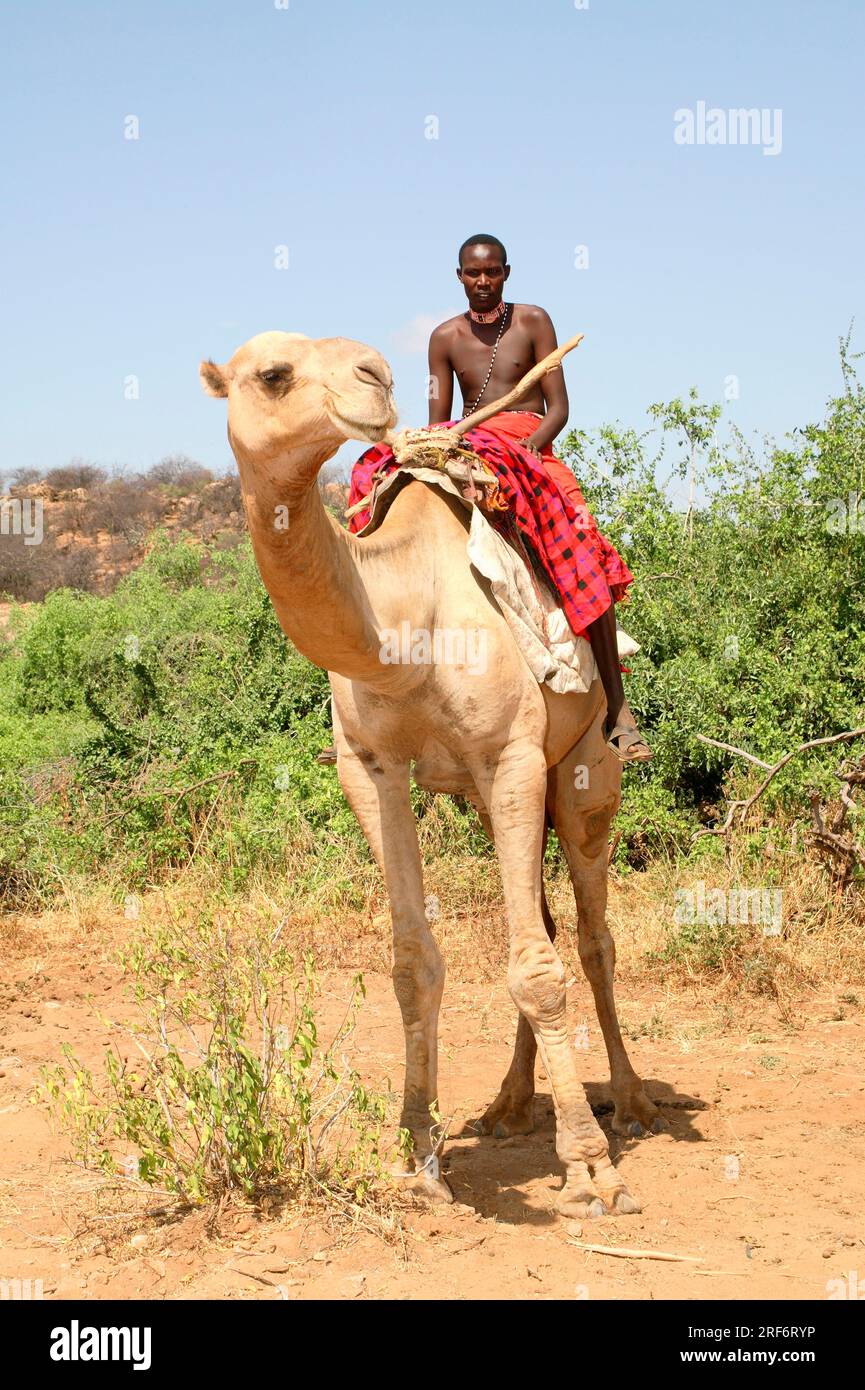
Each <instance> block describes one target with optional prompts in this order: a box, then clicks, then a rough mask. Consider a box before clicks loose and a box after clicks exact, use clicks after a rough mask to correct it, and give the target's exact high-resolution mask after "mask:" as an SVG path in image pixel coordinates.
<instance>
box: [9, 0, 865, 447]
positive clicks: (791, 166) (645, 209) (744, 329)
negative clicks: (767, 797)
mask: <svg viewBox="0 0 865 1390" xmlns="http://www.w3.org/2000/svg"><path fill="white" fill-rule="evenodd" d="M0 13H2V44H0V51H2V57H0V89H2V96H0V101H2V105H3V120H2V135H0V142H2V157H3V169H4V183H5V192H6V194H7V198H6V200H5V201H6V209H7V210H6V215H5V216H4V218H3V222H2V228H0V253H2V254H0V265H2V277H3V286H2V299H3V327H4V332H3V335H2V347H0V351H2V356H3V361H2V375H3V382H4V386H5V388H6V389H5V390H4V393H3V395H4V400H5V409H4V421H3V426H4V427H3V450H2V455H0V473H8V472H10V471H11V470H12V469H14V468H15V467H18V466H32V467H54V466H56V465H58V464H61V463H65V462H67V461H68V460H69V459H70V458H72V457H75V456H78V457H83V458H86V459H88V460H92V461H94V462H99V463H101V464H103V465H106V466H109V467H110V466H113V465H120V466H127V467H129V468H131V469H139V468H144V467H147V466H149V465H150V464H151V463H153V462H155V461H156V460H157V459H159V458H161V457H162V456H164V455H165V454H167V453H171V452H183V453H187V454H189V455H191V456H192V457H194V458H196V459H199V460H200V461H201V462H203V463H205V464H207V465H208V466H210V467H213V468H215V469H220V470H221V469H222V468H224V467H225V466H227V464H228V463H229V461H230V454H229V450H228V446H227V442H226V439H225V409H224V405H222V404H220V403H217V402H214V401H212V400H208V399H206V398H205V397H204V396H203V395H202V394H201V391H200V388H199V384H198V379H197V366H198V362H199V360H200V358H201V357H202V356H213V357H214V358H215V359H216V360H217V361H222V360H225V359H226V358H227V357H228V356H230V354H231V353H232V351H233V350H234V348H235V347H237V346H238V345H239V344H240V343H242V342H243V341H245V340H246V339H247V338H248V337H250V336H251V335H252V334H254V333H257V332H260V331H262V330H263V329H268V328H284V329H288V330H291V331H299V332H304V333H308V334H310V335H311V336H313V337H322V336H329V335H333V334H343V335H345V336H347V337H353V338H359V339H362V340H364V341H366V342H369V343H372V344H373V345H374V346H376V347H377V348H379V349H380V350H381V351H382V352H383V353H384V354H385V356H386V357H388V359H389V360H390V362H391V364H392V366H393V368H394V373H395V376H396V387H397V398H398V402H399V405H400V408H401V415H402V423H403V424H421V423H424V422H425V420H426V403H425V398H424V384H425V375H426V361H425V355H424V353H423V352H422V351H419V350H418V349H420V348H422V346H423V343H424V341H425V337H426V328H427V325H428V324H429V323H431V322H433V321H435V320H436V319H437V318H439V317H441V316H444V315H445V314H446V313H447V312H448V311H449V310H450V311H453V310H455V309H458V308H460V307H461V303H462V302H463V301H462V300H461V293H462V292H461V290H460V287H459V285H458V283H457V281H456V278H455V275H454V265H455V261H456V254H455V253H456V248H457V247H458V245H459V243H460V242H461V241H462V240H463V238H464V237H465V236H466V235H468V234H469V233H470V232H474V231H479V230H482V231H491V232H493V233H495V234H497V235H498V236H500V237H501V238H502V239H503V240H504V241H505V242H506V244H507V247H508V251H509V256H510V261H511V264H512V266H513V272H512V275H511V280H510V282H509V291H508V297H509V298H512V299H516V300H518V301H524V302H525V301H527V302H533V303H539V304H542V305H544V307H545V308H547V309H548V310H549V312H550V313H551V314H552V316H553V319H554V322H555V324H556V326H557V329H558V332H559V336H560V338H564V337H566V336H569V335H570V334H572V333H574V332H577V331H583V332H585V334H586V339H585V342H584V343H583V345H582V346H581V347H580V348H579V349H578V351H577V352H576V353H574V354H572V356H571V357H570V358H569V359H568V366H567V380H568V386H569V391H570V395H571V420H570V423H571V425H580V426H581V427H583V428H591V427H592V426H596V425H598V424H600V423H602V422H604V421H609V420H615V419H618V420H620V421H622V422H624V423H626V424H631V425H635V426H641V425H642V424H643V423H644V421H645V413H644V412H645V407H646V406H647V405H648V404H649V403H650V402H651V401H654V400H658V399H669V398H671V397H672V396H674V395H679V394H684V393H685V392H686V391H687V389H688V387H689V386H691V385H692V384H693V385H696V386H697V387H698V388H699V390H700V391H701V393H702V394H703V396H704V397H706V398H709V399H715V400H719V399H721V398H722V397H723V394H724V388H725V380H726V379H727V378H729V377H731V376H735V377H736V378H737V379H738V390H739V398H738V399H737V400H733V401H731V402H730V403H729V405H728V407H727V409H726V412H725V417H726V418H728V419H733V420H735V421H736V422H737V423H738V424H740V426H741V427H742V428H743V429H745V430H746V431H750V430H759V431H761V432H764V431H768V432H770V433H776V434H781V433H783V432H784V431H785V430H787V429H790V428H792V427H793V426H794V425H797V424H804V423H805V422H806V421H807V420H809V419H812V418H815V417H817V416H819V414H820V412H821V410H822V407H823V403H824V401H825V399H826V397H827V396H828V395H829V394H830V393H831V392H833V391H834V390H835V389H836V387H837V385H838V381H839V374H838V369H837V352H836V343H837V338H838V336H839V335H840V334H841V333H843V332H845V331H846V329H847V327H848V325H849V323H850V320H851V318H854V317H857V320H858V324H859V325H860V328H859V331H858V332H854V346H858V347H860V348H861V347H863V346H865V335H863V331H862V323H863V315H862V310H863V275H862V269H861V257H862V251H861V247H862V241H863V237H862V228H863V216H862V213H863V191H862V149H863V124H865V121H863V102H862V82H861V66H862V55H863V51H865V43H863V40H865V6H862V5H861V4H860V3H859V2H858V0H823V2H822V3H821V4H819V5H815V4H813V3H807V4H806V3H804V0H761V3H759V4H754V3H753V0H727V3H725V4H723V5H721V4H711V5H710V4H706V3H700V4H695V3H693V0H657V2H656V3H651V4H647V3H645V0H589V6H588V8H587V9H580V8H577V6H575V4H574V3H573V0H524V3H518V2H517V0H497V3H495V4H493V5H490V6H487V7H484V6H482V5H475V6H471V5H468V4H467V3H465V2H464V0H438V3H437V4H425V3H418V0H399V2H398V0H289V5H288V7H287V8H285V9H282V8H277V7H276V5H275V4H274V0H174V2H173V3H167V0H149V3H147V4H139V5H130V4H117V3H116V0H113V2H112V3H90V2H89V0H81V3H69V4H64V5H49V6H34V5H32V4H30V3H23V0H22V3H12V4H10V3H8V0H7V3H4V4H3V5H2V10H0ZM700 101H704V102H705V103H706V104H707V105H708V106H709V107H717V108H721V109H722V110H729V109H731V108H739V107H749V108H750V107H756V108H761V109H762V108H766V109H767V110H768V111H769V112H774V111H775V110H776V109H780V111H781V112H782V125H781V136H782V138H781V149H780V153H778V154H776V155H771V154H764V152H763V149H762V148H761V147H760V146H759V145H735V146H734V145H731V144H726V145H708V144H703V145H690V146H683V145H679V144H677V143H676V142H675V140H674V128H675V125H674V112H675V111H676V110H678V109H681V108H690V109H696V106H697V103H698V102H700ZM128 116H135V117H137V119H138V122H139V138H138V139H137V140H128V139H125V138H124V129H125V125H124V123H125V121H126V118H127V117H128ZM430 117H435V118H436V121H437V123H438V129H437V135H438V138H437V139H429V138H427V133H428V132H429V131H430V130H432V129H433V128H434V127H433V126H432V125H431V123H430V121H429V118H430ZM283 245H285V246H287V247H288V252H289V255H288V259H289V268H288V269H285V270H283V269H277V268H276V267H275V265H274V248H275V247H277V246H283ZM577 246H585V247H586V248H587V250H588V262H589V263H588V268H585V269H577V268H576V267H575V264H574V262H575V247H577ZM132 376H134V377H136V378H137V380H138V383H139V390H140V398H139V399H137V400H128V399H125V396H124V383H125V382H126V380H127V378H129V377H132ZM359 452H360V448H358V447H355V446H350V447H349V449H348V450H347V451H344V453H343V455H341V457H345V454H346V453H347V454H348V455H351V456H353V455H354V454H356V453H359Z"/></svg>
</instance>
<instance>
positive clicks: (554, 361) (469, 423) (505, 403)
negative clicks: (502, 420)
mask: <svg viewBox="0 0 865 1390" xmlns="http://www.w3.org/2000/svg"><path fill="white" fill-rule="evenodd" d="M585 336H586V335H585V333H578V334H577V335H576V337H574V338H569V339H568V341H567V342H566V343H562V345H561V347H557V348H554V349H553V351H552V352H548V353H547V355H546V357H542V358H541V360H540V362H537V363H536V364H535V366H534V367H532V369H531V370H530V371H528V372H526V374H525V376H524V377H523V378H522V380H521V381H518V382H517V384H516V386H515V387H514V389H513V390H512V391H509V392H508V394H507V395H506V396H500V397H499V399H498V400H497V401H493V402H492V404H491V405H483V406H481V408H480V410H475V411H474V412H473V413H472V414H471V415H467V416H466V418H465V419H464V420H460V422H459V424H457V425H452V426H451V429H452V430H453V432H454V434H465V432H466V430H473V429H475V428H476V426H477V425H480V424H481V423H482V422H483V421H484V420H489V418H490V416H491V415H497V414H498V413H499V411H500V410H507V409H508V408H509V407H510V406H512V405H513V403H514V401H518V400H519V399H520V397H521V396H524V395H525V394H526V392H527V391H528V390H529V388H530V387H532V386H534V384H535V382H536V381H540V379H541V377H542V376H546V374H547V372H554V371H555V369H556V367H560V366H561V364H562V358H563V357H564V356H565V355H566V354H567V353H569V352H571V351H572V350H573V349H574V348H575V347H579V345H580V343H581V342H582V341H583V338H584V337H585Z"/></svg>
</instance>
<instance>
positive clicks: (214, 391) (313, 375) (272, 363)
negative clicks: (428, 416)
mask: <svg viewBox="0 0 865 1390" xmlns="http://www.w3.org/2000/svg"><path fill="white" fill-rule="evenodd" d="M199 376H200V378H201V383H202V385H203V387H204V389H205V391H206V392H207V394H208V395H210V396H226V397H227V398H228V437H229V440H230V442H231V447H232V449H233V450H234V453H235V456H236V457H237V458H238V462H240V461H241V458H243V459H244V460H245V461H248V462H249V463H250V464H251V465H252V466H255V465H256V464H260V463H264V464H267V463H273V462H276V461H277V460H279V459H281V458H283V457H285V456H286V455H289V454H291V453H292V452H293V451H295V450H303V451H304V453H305V454H307V455H308V454H309V452H310V451H312V452H313V453H314V455H315V456H316V466H317V467H319V466H320V465H321V464H322V463H324V462H325V460H326V459H329V458H331V457H332V456H333V454H335V453H336V451H337V449H338V448H339V446H340V445H341V444H344V443H345V441H346V440H347V439H360V440H364V441H367V442H369V443H373V444H374V443H376V442H377V441H378V440H380V439H381V438H382V437H383V435H384V434H385V433H386V431H387V430H388V429H390V428H391V427H392V426H393V425H394V424H395V423H396V407H395V405H394V400H393V395H392V393H391V387H392V385H393V377H392V375H391V370H390V367H389V366H388V364H387V362H385V360H384V358H383V357H382V355H381V353H379V352H376V350H375V348H371V347H367V346H366V344H365V343H356V342H354V341H353V340H352V339H351V338H316V339H313V338H307V337H305V336H304V334H302V333H277V332H273V333H259V334H257V335H256V337H254V338H250V340H249V342H248V343H244V345H243V347H241V348H238V349H237V352H235V354H234V356H233V357H232V358H231V360H230V361H229V362H226V363H225V365H224V366H221V367H220V366H217V364H216V363H215V362H202V364H201V366H200V367H199Z"/></svg>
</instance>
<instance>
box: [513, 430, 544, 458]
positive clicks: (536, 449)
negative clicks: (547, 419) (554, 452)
mask: <svg viewBox="0 0 865 1390" xmlns="http://www.w3.org/2000/svg"><path fill="white" fill-rule="evenodd" d="M518 442H519V444H520V445H521V447H522V448H523V449H528V451H529V453H530V454H534V456H535V458H536V459H539V460H540V458H541V451H542V450H543V449H545V448H546V445H545V444H536V443H535V436H534V435H533V434H530V435H528V436H527V437H526V438H525V439H520V440H519V441H518Z"/></svg>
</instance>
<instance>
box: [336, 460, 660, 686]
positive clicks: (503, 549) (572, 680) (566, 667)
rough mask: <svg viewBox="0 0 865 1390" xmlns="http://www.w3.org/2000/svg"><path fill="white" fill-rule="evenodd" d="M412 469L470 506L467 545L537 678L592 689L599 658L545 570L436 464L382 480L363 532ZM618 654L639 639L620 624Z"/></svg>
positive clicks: (628, 651) (375, 524) (623, 653)
mask: <svg viewBox="0 0 865 1390" xmlns="http://www.w3.org/2000/svg"><path fill="white" fill-rule="evenodd" d="M407 475H408V476H409V477H411V478H417V479H418V480H419V481H420V482H423V483H430V484H431V485H432V486H434V487H440V488H442V489H443V490H444V491H445V492H448V493H450V494H451V496H452V497H456V499H457V501H459V502H461V503H462V505H463V506H464V507H467V508H468V509H469V511H470V512H471V523H470V526H469V533H468V539H467V544H466V551H467V554H468V557H469V561H470V562H471V564H472V566H473V568H474V569H475V570H477V572H478V574H482V575H483V576H484V578H485V579H487V580H489V584H490V588H491V589H492V592H493V596H494V598H495V600H496V603H497V604H498V606H499V609H500V610H501V613H502V616H503V617H504V619H505V621H506V622H507V624H508V627H509V628H510V630H511V632H512V633H513V636H514V641H515V642H516V644H517V646H518V647H519V649H520V651H521V652H522V654H523V657H524V658H525V661H526V663H527V665H528V667H529V670H530V671H531V672H532V675H533V676H534V677H535V679H536V680H537V682H538V684H546V685H548V686H549V687H550V689H551V690H554V691H556V693H557V694H559V695H564V694H566V693H568V692H571V691H575V692H578V693H583V692H584V691H586V690H588V688H589V686H590V685H591V683H592V681H593V680H594V678H595V675H596V667H595V658H594V656H593V655H592V649H591V647H590V646H589V643H588V642H587V641H586V639H585V637H575V636H574V633H573V631H572V629H571V627H570V624H569V623H568V620H567V618H566V617H565V614H564V611H563V610H562V607H561V604H560V603H559V602H558V599H557V597H556V595H555V593H554V592H553V590H552V587H551V585H550V584H549V581H548V580H547V579H546V576H545V575H543V574H537V573H534V574H533V573H530V571H529V569H528V566H527V565H526V563H525V561H524V560H523V559H522V557H521V556H520V555H519V554H518V553H517V552H516V551H515V550H514V549H513V548H512V546H510V545H508V543H507V541H506V540H505V539H504V537H503V536H501V535H500V534H499V532H498V531H496V529H495V527H494V526H492V525H491V523H490V522H489V520H488V519H487V517H486V516H485V514H484V513H483V511H482V510H481V508H480V507H478V506H475V504H474V503H473V502H470V501H468V500H467V499H466V498H465V497H463V495H462V493H461V492H460V490H459V488H458V487H457V485H456V483H454V481H453V480H452V479H451V478H449V477H448V476H447V474H445V473H440V472H439V471H438V469H436V468H422V467H417V466H412V465H407V466H405V467H403V468H396V469H394V471H393V472H392V473H389V474H388V475H387V476H386V477H385V478H383V479H381V480H380V482H379V483H378V484H377V486H376V488H375V491H374V493H373V498H372V504H371V507H370V519H369V521H368V522H367V524H366V526H364V527H363V529H362V530H361V531H358V532H357V534H358V535H359V536H366V535H368V534H369V533H370V532H371V531H376V530H377V529H378V527H379V526H380V525H381V523H382V520H383V519H384V516H385V514H386V512H387V509H388V507H389V506H390V503H391V502H392V501H393V498H394V497H395V496H396V493H397V491H399V487H402V486H404V485H405V482H406V480H407ZM397 483H398V485H397ZM617 636H618V644H619V655H620V656H630V655H632V653H633V652H636V651H639V650H640V648H639V644H638V643H637V642H635V641H634V640H633V638H631V637H628V635H627V633H625V632H623V631H622V630H621V629H620V628H619V629H618V631H617Z"/></svg>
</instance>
